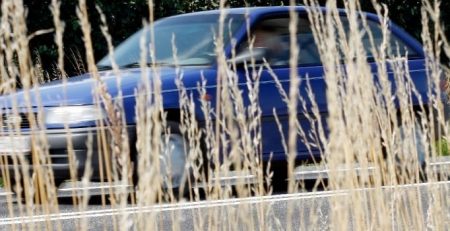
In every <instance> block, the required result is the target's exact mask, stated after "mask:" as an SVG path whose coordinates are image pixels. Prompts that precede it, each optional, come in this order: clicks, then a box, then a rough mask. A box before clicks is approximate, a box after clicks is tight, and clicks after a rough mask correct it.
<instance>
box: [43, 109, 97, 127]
mask: <svg viewBox="0 0 450 231" xmlns="http://www.w3.org/2000/svg"><path fill="white" fill-rule="evenodd" d="M105 116H106V114H105V112H104V111H103V110H102V109H101V108H100V107H98V106H95V105H83V106H62V107H51V108H47V110H46V113H45V123H46V124H77V123H83V122H89V121H97V120H102V119H104V118H105Z"/></svg>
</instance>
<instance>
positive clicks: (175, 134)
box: [133, 121, 191, 197]
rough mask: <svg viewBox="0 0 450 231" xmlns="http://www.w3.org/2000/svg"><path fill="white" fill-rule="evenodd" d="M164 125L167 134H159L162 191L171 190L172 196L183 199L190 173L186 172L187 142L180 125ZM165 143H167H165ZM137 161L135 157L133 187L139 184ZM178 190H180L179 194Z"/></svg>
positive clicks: (172, 122)
mask: <svg viewBox="0 0 450 231" xmlns="http://www.w3.org/2000/svg"><path fill="white" fill-rule="evenodd" d="M166 125H167V129H168V130H169V134H164V133H163V134H161V143H162V144H161V145H162V146H161V149H160V150H161V155H160V174H161V177H162V180H163V191H166V192H167V191H169V190H172V192H173V195H174V196H177V195H181V196H183V197H185V196H187V195H188V193H189V187H188V179H189V177H191V174H190V172H191V171H189V170H186V164H187V163H186V160H187V155H188V153H189V150H188V147H186V144H187V140H186V138H184V137H183V134H182V132H181V130H180V123H178V122H175V121H167V122H166ZM167 136H169V137H167ZM166 141H168V142H167V143H166ZM138 159H139V157H138V156H137V155H136V157H135V158H134V165H135V168H134V176H133V181H134V185H135V187H136V186H138V184H139V171H138V161H139V160H138ZM180 190H182V192H181V193H180Z"/></svg>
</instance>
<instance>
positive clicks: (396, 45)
mask: <svg viewBox="0 0 450 231" xmlns="http://www.w3.org/2000/svg"><path fill="white" fill-rule="evenodd" d="M341 22H342V24H343V27H344V30H345V31H346V34H348V33H350V28H349V27H350V26H349V22H348V19H347V18H346V17H341ZM360 29H361V30H362V32H363V37H362V44H363V46H364V50H365V52H366V55H367V58H368V60H372V59H373V58H374V54H373V52H372V51H373V49H372V44H371V41H370V36H369V32H368V31H367V29H368V30H370V33H371V35H372V38H373V43H374V44H373V45H374V48H375V49H379V48H380V47H381V45H382V42H383V32H382V30H381V26H380V24H379V23H377V22H375V21H371V20H367V27H366V28H363V26H362V25H361V26H360ZM388 48H389V50H388V52H387V54H388V55H390V56H404V57H406V56H408V57H414V56H417V55H418V54H417V52H416V51H415V50H414V49H412V48H411V47H410V46H408V45H407V44H406V43H404V42H403V41H402V40H401V39H400V38H398V37H397V36H396V35H395V34H393V33H391V34H390V35H389V46H388Z"/></svg>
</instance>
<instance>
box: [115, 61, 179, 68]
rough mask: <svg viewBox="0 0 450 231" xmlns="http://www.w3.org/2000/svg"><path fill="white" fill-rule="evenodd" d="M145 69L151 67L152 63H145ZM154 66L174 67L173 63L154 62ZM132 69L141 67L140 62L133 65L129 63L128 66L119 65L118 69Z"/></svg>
mask: <svg viewBox="0 0 450 231" xmlns="http://www.w3.org/2000/svg"><path fill="white" fill-rule="evenodd" d="M145 65H146V66H147V67H151V66H152V65H153V63H146V64H145ZM154 65H155V66H175V64H174V63H165V62H156V63H154ZM133 67H141V63H140V62H134V63H129V64H125V65H121V66H120V68H133Z"/></svg>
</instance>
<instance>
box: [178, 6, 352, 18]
mask: <svg viewBox="0 0 450 231" xmlns="http://www.w3.org/2000/svg"><path fill="white" fill-rule="evenodd" d="M292 8H294V9H295V11H297V12H307V10H308V7H306V6H261V7H240V8H225V9H224V10H225V12H226V13H227V14H250V15H259V14H266V13H277V12H288V11H289V10H290V9H292ZM320 9H321V10H322V11H324V10H326V8H325V7H320ZM338 11H339V12H345V10H344V9H338ZM219 13H220V10H206V11H198V12H192V13H187V14H182V15H202V14H204V15H207V14H219ZM178 16H181V15H178Z"/></svg>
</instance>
